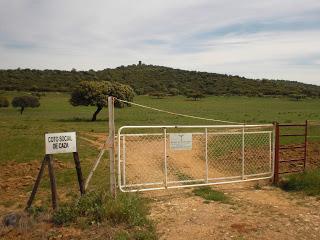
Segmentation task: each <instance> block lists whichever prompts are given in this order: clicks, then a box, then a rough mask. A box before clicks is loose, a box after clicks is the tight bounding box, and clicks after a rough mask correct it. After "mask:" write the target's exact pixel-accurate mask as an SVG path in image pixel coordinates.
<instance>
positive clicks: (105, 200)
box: [52, 192, 155, 239]
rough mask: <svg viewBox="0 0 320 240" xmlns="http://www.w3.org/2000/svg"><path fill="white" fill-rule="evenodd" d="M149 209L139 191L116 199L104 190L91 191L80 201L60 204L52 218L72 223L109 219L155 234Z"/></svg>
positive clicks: (145, 232)
mask: <svg viewBox="0 0 320 240" xmlns="http://www.w3.org/2000/svg"><path fill="white" fill-rule="evenodd" d="M148 211H149V208H148V206H147V202H146V200H144V199H142V198H140V197H139V195H138V194H124V193H120V194H119V195H118V197H117V199H113V198H112V197H110V196H109V195H108V194H106V193H104V192H98V193H96V192H89V193H86V194H85V195H84V196H82V197H81V198H80V199H79V201H78V202H76V201H73V202H72V203H70V204H66V205H64V206H61V207H60V208H59V209H58V210H57V211H55V212H54V214H53V218H52V220H53V222H54V223H55V224H56V225H69V224H70V223H74V222H77V220H80V219H81V220H83V219H84V220H85V222H86V223H87V224H90V225H91V224H96V223H101V222H103V221H105V220H108V221H109V222H111V223H112V224H127V225H128V227H137V226H139V228H141V231H143V232H144V234H145V235H148V236H152V235H154V233H153V232H154V231H155V230H154V227H153V224H152V222H151V221H149V220H148V219H147V214H148ZM148 232H150V233H148ZM145 239H146V238H145ZM148 239H151V238H148Z"/></svg>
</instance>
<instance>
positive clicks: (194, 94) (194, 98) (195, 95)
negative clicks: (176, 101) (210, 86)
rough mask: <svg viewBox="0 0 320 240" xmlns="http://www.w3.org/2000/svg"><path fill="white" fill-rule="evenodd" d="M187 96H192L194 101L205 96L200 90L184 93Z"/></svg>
mask: <svg viewBox="0 0 320 240" xmlns="http://www.w3.org/2000/svg"><path fill="white" fill-rule="evenodd" d="M186 97H187V98H192V99H193V100H194V101H197V100H199V99H201V98H204V97H205V96H204V95H203V94H202V93H201V92H189V93H187V94H186Z"/></svg>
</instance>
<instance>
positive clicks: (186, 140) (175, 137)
mask: <svg viewBox="0 0 320 240" xmlns="http://www.w3.org/2000/svg"><path fill="white" fill-rule="evenodd" d="M170 148H171V149H172V150H191V149H192V133H171V134H170Z"/></svg>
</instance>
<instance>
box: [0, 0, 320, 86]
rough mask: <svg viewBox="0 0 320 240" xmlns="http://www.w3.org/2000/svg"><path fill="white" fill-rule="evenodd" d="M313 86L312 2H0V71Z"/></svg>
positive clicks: (317, 80)
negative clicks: (230, 78)
mask: <svg viewBox="0 0 320 240" xmlns="http://www.w3.org/2000/svg"><path fill="white" fill-rule="evenodd" d="M139 60H141V61H142V62H144V63H147V64H155V65H165V66H170V67H174V68H182V69H189V70H198V71H208V72H217V73H227V74H234V75H241V76H246V77H252V78H272V79H287V80H294V81H301V82H307V83H313V84H317V85H320V1H319V0H303V1H302V0H299V1H298V0H281V1H279V0H268V1H262V0H232V1H231V0H224V1H222V0H219V1H216V0H210V1H209V0H197V1H190V0H183V1H182V0H179V1H177V0H162V1H153V0H137V1H134V0H130V1H129V0H127V1H122V0H118V1H108V0H99V1H98V0H96V1H84V0H68V1H63V0H55V1H52V0H50V1H49V0H12V1H9V0H0V68H2V69H3V68H4V69H6V68H18V67H21V68H37V69H67V70H70V69H72V68H76V69H79V70H86V69H103V68H107V67H116V66H119V65H127V64H133V63H137V62H138V61H139Z"/></svg>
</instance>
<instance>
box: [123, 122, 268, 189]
mask: <svg viewBox="0 0 320 240" xmlns="http://www.w3.org/2000/svg"><path fill="white" fill-rule="evenodd" d="M266 128H267V129H266ZM272 130H273V125H249V126H248V125H247V126H220V125H217V126H137V127H133V126H126V127H122V128H120V129H119V132H118V136H119V138H118V139H119V141H118V178H119V179H118V180H119V181H118V182H119V187H120V189H121V190H122V191H144V190H157V189H166V188H180V187H188V186H202V185H212V184H222V183H231V182H242V181H251V180H258V179H267V178H272V176H273V174H272V173H273V171H272V169H273V134H272ZM133 132H134V133H133ZM136 132H139V133H136Z"/></svg>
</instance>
